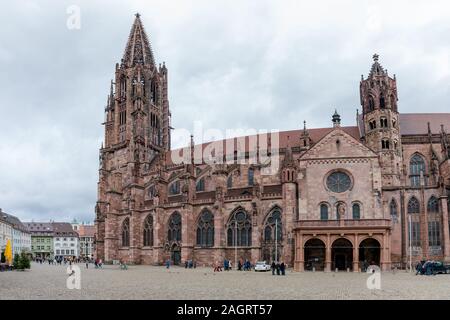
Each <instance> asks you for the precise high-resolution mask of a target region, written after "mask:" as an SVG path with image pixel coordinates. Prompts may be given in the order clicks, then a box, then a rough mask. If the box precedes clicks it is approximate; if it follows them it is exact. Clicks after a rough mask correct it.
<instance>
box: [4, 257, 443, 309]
mask: <svg viewBox="0 0 450 320" xmlns="http://www.w3.org/2000/svg"><path fill="white" fill-rule="evenodd" d="M78 266H79V267H80V269H81V289H80V290H77V289H72V290H69V289H67V286H66V279H67V277H68V275H67V274H66V268H67V266H56V265H48V264H47V265H45V264H43V265H40V264H36V263H33V264H32V268H31V270H28V271H24V272H20V271H18V272H15V271H14V272H1V273H0V299H239V300H241V299H251V300H254V299H269V300H270V299H328V300H329V299H338V300H342V299H449V298H450V275H436V276H415V275H414V274H410V273H407V272H405V271H397V272H396V273H392V272H390V273H382V274H381V290H369V289H367V286H366V280H367V278H368V276H369V275H368V274H365V273H347V272H339V273H323V272H315V273H312V272H306V273H297V272H292V271H290V270H288V272H287V274H286V276H272V274H271V273H270V272H266V273H259V272H258V273H257V272H254V271H247V272H244V271H241V272H239V271H228V272H226V271H223V272H220V273H218V272H216V273H214V272H213V270H212V269H210V268H197V269H184V268H182V267H171V268H170V269H169V270H167V269H166V268H165V267H153V266H129V269H128V270H120V269H119V267H118V266H112V265H108V266H104V268H103V269H95V268H94V267H93V266H92V265H91V266H90V268H89V269H85V267H84V265H83V264H79V265H78Z"/></svg>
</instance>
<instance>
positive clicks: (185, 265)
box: [184, 260, 188, 269]
mask: <svg viewBox="0 0 450 320" xmlns="http://www.w3.org/2000/svg"><path fill="white" fill-rule="evenodd" d="M187 267H188V261H187V260H186V261H185V262H184V268H185V269H187Z"/></svg>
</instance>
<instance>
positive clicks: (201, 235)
mask: <svg viewBox="0 0 450 320" xmlns="http://www.w3.org/2000/svg"><path fill="white" fill-rule="evenodd" d="M197 246H201V247H213V246H214V215H213V214H212V213H211V212H209V211H208V210H205V211H203V212H202V214H201V215H200V218H199V220H198V223H197Z"/></svg>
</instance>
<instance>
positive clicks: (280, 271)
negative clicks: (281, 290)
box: [270, 261, 286, 276]
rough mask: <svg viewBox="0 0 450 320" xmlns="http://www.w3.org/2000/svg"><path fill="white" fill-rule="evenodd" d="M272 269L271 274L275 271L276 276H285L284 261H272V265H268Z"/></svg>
mask: <svg viewBox="0 0 450 320" xmlns="http://www.w3.org/2000/svg"><path fill="white" fill-rule="evenodd" d="M270 267H271V269H272V275H275V272H276V274H277V276H280V275H281V276H285V275H286V265H285V264H284V262H281V263H279V262H275V261H273V262H272V265H271V266H270Z"/></svg>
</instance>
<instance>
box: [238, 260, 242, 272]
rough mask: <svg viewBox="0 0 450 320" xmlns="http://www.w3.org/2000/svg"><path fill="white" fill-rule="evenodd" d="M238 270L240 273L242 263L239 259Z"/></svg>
mask: <svg viewBox="0 0 450 320" xmlns="http://www.w3.org/2000/svg"><path fill="white" fill-rule="evenodd" d="M238 270H239V271H242V262H241V260H240V259H239V261H238Z"/></svg>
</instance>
